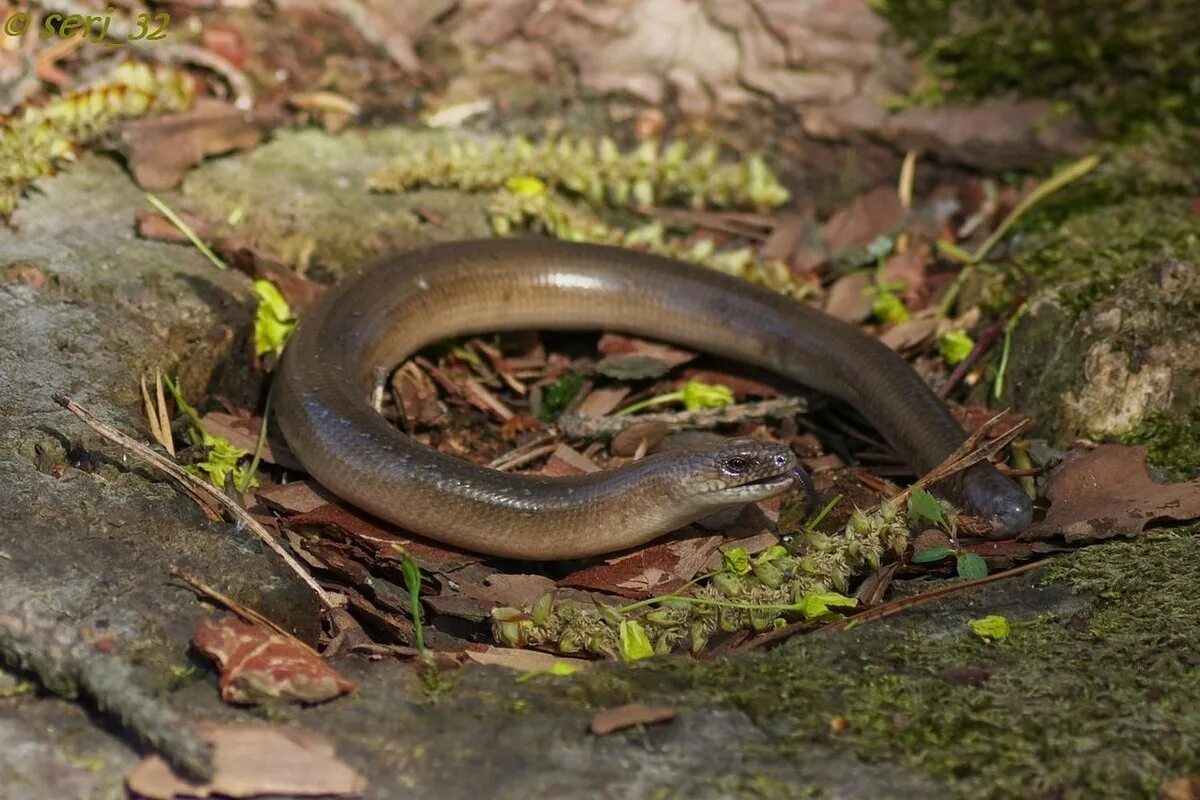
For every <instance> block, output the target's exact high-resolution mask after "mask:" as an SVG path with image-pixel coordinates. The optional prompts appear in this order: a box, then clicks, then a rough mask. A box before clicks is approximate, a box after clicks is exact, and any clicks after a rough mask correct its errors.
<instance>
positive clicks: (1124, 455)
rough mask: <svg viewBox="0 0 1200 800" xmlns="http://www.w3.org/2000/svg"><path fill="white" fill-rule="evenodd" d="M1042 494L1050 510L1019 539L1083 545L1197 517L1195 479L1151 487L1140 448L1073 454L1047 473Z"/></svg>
mask: <svg viewBox="0 0 1200 800" xmlns="http://www.w3.org/2000/svg"><path fill="white" fill-rule="evenodd" d="M1046 496H1047V497H1048V498H1049V499H1050V511H1049V512H1048V513H1047V514H1046V518H1045V519H1044V520H1042V521H1041V522H1038V523H1036V524H1034V525H1033V526H1032V527H1030V528H1029V529H1028V530H1026V531H1025V532H1024V533H1023V534H1021V538H1022V539H1048V538H1051V537H1054V536H1062V537H1063V539H1064V540H1065V541H1066V542H1067V543H1068V544H1086V543H1088V542H1098V541H1103V540H1104V539H1112V538H1115V537H1117V536H1126V537H1132V536H1137V535H1138V534H1139V533H1141V532H1142V531H1144V530H1145V529H1146V528H1147V527H1149V526H1151V525H1153V524H1155V523H1170V522H1185V521H1188V520H1193V519H1197V518H1200V478H1198V479H1194V480H1190V481H1184V482H1182V483H1155V481H1154V480H1153V479H1152V478H1151V477H1150V472H1149V470H1148V469H1147V467H1146V448H1144V447H1131V446H1127V445H1119V444H1105V445H1100V446H1099V447H1097V448H1095V449H1094V450H1089V451H1083V452H1078V453H1074V454H1072V455H1071V456H1070V457H1068V458H1067V460H1066V461H1064V462H1063V463H1062V464H1061V465H1060V466H1059V467H1058V468H1057V469H1056V470H1054V472H1052V473H1051V474H1050V478H1049V480H1048V481H1047V486H1046Z"/></svg>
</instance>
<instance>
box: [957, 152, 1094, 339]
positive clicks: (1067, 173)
mask: <svg viewBox="0 0 1200 800" xmlns="http://www.w3.org/2000/svg"><path fill="white" fill-rule="evenodd" d="M1099 163H1100V156H1097V155H1090V156H1084V157H1083V158H1081V159H1079V160H1078V161H1075V162H1072V163H1071V164H1068V165H1067V166H1066V167H1064V168H1063V169H1061V170H1059V171H1058V172H1056V173H1054V174H1053V175H1051V176H1050V177H1049V178H1047V179H1046V180H1044V181H1042V182H1041V183H1039V184H1038V185H1037V186H1035V187H1033V190H1032V191H1031V192H1029V194H1027V195H1025V197H1024V198H1023V199H1022V200H1021V202H1020V203H1017V205H1016V207H1015V208H1014V209H1013V210H1012V211H1010V212H1008V216H1006V217H1005V218H1004V220H1003V221H1002V222H1001V223H1000V224H999V225H998V226H997V227H996V230H994V231H992V233H991V235H990V236H988V238H987V239H986V240H985V241H984V243H983V244H981V245H979V247H978V248H976V250H975V252H973V253H971V255H970V259H969V260H968V261H967V263H966V265H965V266H964V267H963V268H962V269H961V270H960V271H959V273H958V275H956V276H955V278H954V282H953V283H951V284H950V287H949V288H948V289H947V290H946V295H945V296H944V297H943V298H942V302H941V303H940V304H939V305H938V317H939V318H944V317H946V316H948V315H949V314H950V310H951V309H952V308H953V307H954V302H955V301H956V300H957V299H958V293H959V292H960V291H962V287H963V286H964V285H965V284H966V282H967V279H968V278H969V277H970V276H971V275H972V274H974V267H975V266H976V265H977V264H979V263H981V262H982V261H983V260H984V259H985V258H987V254H988V253H990V252H991V251H992V248H993V247H995V246H996V245H997V244H998V243H999V242H1000V240H1001V239H1003V238H1004V236H1005V235H1006V234H1007V233H1008V231H1009V230H1010V229H1011V228H1012V226H1013V225H1015V224H1017V221H1018V220H1020V219H1021V217H1023V216H1025V214H1026V213H1027V212H1028V211H1029V209H1031V208H1033V207H1034V206H1035V205H1037V204H1038V203H1040V202H1041V201H1042V200H1044V199H1045V198H1047V197H1049V196H1050V195H1051V194H1053V193H1054V192H1057V191H1058V190H1059V189H1061V188H1063V187H1064V186H1066V185H1067V184H1069V183H1071V182H1072V181H1075V180H1078V179H1079V178H1082V177H1083V176H1084V175H1086V174H1087V173H1089V172H1091V171H1092V170H1093V169H1095V168H1096V165H1097V164H1099ZM938 249H939V250H940V251H941V252H943V253H945V254H947V255H949V256H951V257H952V258H956V259H957V258H960V257H961V255H960V254H962V253H963V251H962V249H961V248H959V247H958V246H957V245H950V246H949V247H947V246H945V245H942V244H939V247H938Z"/></svg>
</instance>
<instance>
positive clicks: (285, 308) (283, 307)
mask: <svg viewBox="0 0 1200 800" xmlns="http://www.w3.org/2000/svg"><path fill="white" fill-rule="evenodd" d="M254 294H256V295H257V296H258V309H257V310H256V311H255V313H254V352H255V354H256V355H260V356H261V355H265V354H266V353H276V354H279V353H282V352H283V346H284V345H285V344H287V340H288V337H289V336H291V335H292V331H293V330H295V328H296V319H295V317H294V316H293V315H292V309H291V306H289V305H288V302H287V300H285V299H283V295H282V294H280V292H279V289H277V288H276V287H275V284H273V283H271V282H270V281H267V280H263V279H262V278H259V279H258V280H256V281H255V282H254Z"/></svg>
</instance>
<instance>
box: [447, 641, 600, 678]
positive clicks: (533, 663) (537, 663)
mask: <svg viewBox="0 0 1200 800" xmlns="http://www.w3.org/2000/svg"><path fill="white" fill-rule="evenodd" d="M462 654H463V655H464V656H466V657H467V658H469V659H470V660H472V661H474V662H476V663H478V664H494V665H496V666H498V667H507V668H508V669H514V670H517V671H519V672H529V671H531V670H549V669H552V668H553V667H554V665H555V664H567V665H568V666H571V667H574V668H575V669H577V670H579V669H585V668H587V667H590V666H591V665H592V662H591V661H588V660H587V659H583V658H565V657H563V656H556V655H553V654H551V653H541V652H538V651H537V650H516V649H513V648H511V647H492V646H491V645H486V646H485V647H484V649H482V650H475V649H468V650H464V651H463V653H462Z"/></svg>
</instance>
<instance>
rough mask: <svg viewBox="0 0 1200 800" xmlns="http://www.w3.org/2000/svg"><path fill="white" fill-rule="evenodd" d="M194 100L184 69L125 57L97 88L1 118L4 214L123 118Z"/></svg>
mask: <svg viewBox="0 0 1200 800" xmlns="http://www.w3.org/2000/svg"><path fill="white" fill-rule="evenodd" d="M191 100H192V85H191V82H190V81H189V80H188V78H187V76H186V75H185V74H184V73H183V72H181V71H179V70H177V69H175V68H173V67H150V66H147V65H146V64H141V63H138V62H135V61H125V62H122V63H121V64H119V65H118V66H117V67H116V68H115V69H114V70H113V71H112V73H111V74H110V75H109V76H108V77H107V78H106V79H105V80H104V81H103V82H102V83H100V84H99V85H97V86H95V87H93V88H91V89H87V90H84V91H80V92H76V93H73V94H69V95H66V96H64V97H60V98H58V99H55V100H51V101H50V102H48V103H46V104H44V105H38V106H28V107H26V108H25V109H24V110H23V111H20V112H18V113H17V114H15V115H13V116H12V117H10V118H9V119H7V120H4V121H3V122H0V216H4V217H6V216H8V215H9V214H11V213H12V211H13V209H14V208H15V207H16V204H17V200H18V199H19V198H20V195H21V192H22V191H23V190H24V188H25V186H26V185H27V184H28V183H29V182H30V181H32V180H33V179H35V178H38V177H41V176H43V175H49V174H51V173H53V172H54V170H55V168H56V167H57V166H58V165H59V164H61V163H62V162H63V161H67V160H70V159H73V158H74V157H75V154H76V150H77V148H78V147H79V145H80V144H81V143H82V142H85V141H87V140H89V139H93V138H95V137H96V136H98V135H100V134H101V133H104V132H105V131H106V130H108V129H109V128H110V127H111V126H112V125H113V124H115V123H116V122H118V121H119V120H122V119H128V118H131V117H139V116H143V115H145V114H150V113H156V112H163V111H177V110H180V109H183V108H187V107H188V106H189V105H191Z"/></svg>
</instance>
